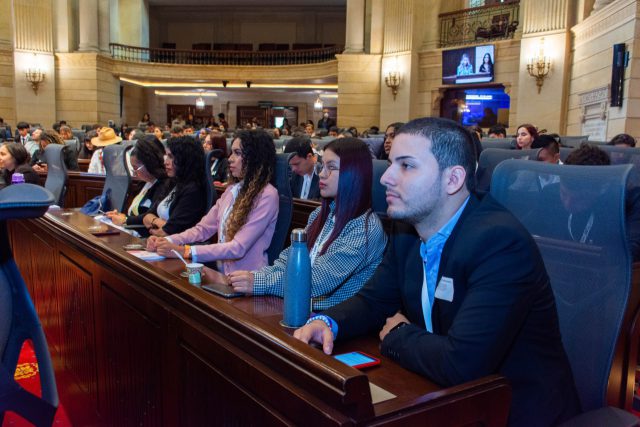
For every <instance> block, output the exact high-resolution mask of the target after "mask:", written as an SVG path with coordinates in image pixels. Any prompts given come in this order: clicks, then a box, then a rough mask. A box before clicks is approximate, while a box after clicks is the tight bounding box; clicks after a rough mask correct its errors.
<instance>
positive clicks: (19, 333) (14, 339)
mask: <svg viewBox="0 0 640 427" xmlns="http://www.w3.org/2000/svg"><path fill="white" fill-rule="evenodd" d="M52 203H54V200H53V195H52V194H51V192H49V191H48V190H46V189H44V188H42V187H39V186H37V185H33V184H20V185H12V186H9V187H6V188H5V189H3V190H2V191H0V384H2V385H3V386H5V387H2V388H1V389H0V393H1V394H2V399H0V414H4V412H5V411H7V410H11V411H14V412H16V413H18V414H19V415H21V416H22V417H24V418H25V419H27V420H29V421H31V422H32V423H34V424H36V425H51V424H52V423H53V417H54V415H55V412H56V408H57V406H58V403H59V401H58V391H57V388H56V380H55V376H54V373H53V365H52V363H51V357H50V354H49V349H48V346H47V340H46V338H45V335H44V331H43V330H42V325H41V323H40V320H39V319H38V315H37V313H36V311H35V309H34V306H33V302H32V301H31V297H30V296H29V291H28V290H27V287H26V285H25V283H24V280H23V279H22V276H21V275H20V271H19V270H18V267H17V265H16V263H15V261H14V259H13V254H12V252H11V245H10V242H9V237H8V231H7V222H6V220H7V219H21V218H38V217H40V216H42V215H44V213H45V212H46V210H47V208H48V207H49V206H50V205H51V204H52ZM27 339H30V340H31V341H32V343H33V346H34V349H35V354H36V358H37V363H38V370H39V372H40V385H41V388H42V398H39V397H37V396H35V395H32V394H31V393H27V392H24V390H22V389H21V388H20V387H18V385H17V384H16V383H15V379H14V373H15V371H16V365H17V363H18V357H19V354H20V351H21V349H22V345H23V343H24V342H25V341H26V340H27Z"/></svg>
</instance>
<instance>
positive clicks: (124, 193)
mask: <svg viewBox="0 0 640 427" xmlns="http://www.w3.org/2000/svg"><path fill="white" fill-rule="evenodd" d="M132 148H133V145H128V146H125V145H121V144H114V145H108V146H106V147H104V148H103V149H102V161H103V162H104V169H105V171H106V172H107V176H106V178H105V180H104V188H103V189H102V195H106V194H108V198H109V205H110V206H109V209H116V210H117V211H118V212H125V208H126V206H125V203H126V202H127V197H128V196H129V185H130V184H131V173H130V171H129V166H128V165H127V156H126V153H127V151H128V150H130V149H132Z"/></svg>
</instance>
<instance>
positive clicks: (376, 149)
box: [362, 136, 384, 159]
mask: <svg viewBox="0 0 640 427" xmlns="http://www.w3.org/2000/svg"><path fill="white" fill-rule="evenodd" d="M362 140H363V141H364V143H365V144H367V147H369V152H370V153H371V157H373V158H374V159H376V158H378V156H379V155H380V153H381V152H382V150H384V136H379V137H373V136H371V137H369V138H363V139H362Z"/></svg>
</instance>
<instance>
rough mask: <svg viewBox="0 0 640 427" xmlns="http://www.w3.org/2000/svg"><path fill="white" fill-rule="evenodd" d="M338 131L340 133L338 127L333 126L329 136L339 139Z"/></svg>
mask: <svg viewBox="0 0 640 427" xmlns="http://www.w3.org/2000/svg"><path fill="white" fill-rule="evenodd" d="M338 131H339V129H338V126H331V127H330V128H329V134H328V136H331V137H334V138H337V137H338Z"/></svg>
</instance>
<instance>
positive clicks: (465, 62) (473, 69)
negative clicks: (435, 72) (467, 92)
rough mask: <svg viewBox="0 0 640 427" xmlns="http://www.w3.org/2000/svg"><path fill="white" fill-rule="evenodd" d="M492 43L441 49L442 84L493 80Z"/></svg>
mask: <svg viewBox="0 0 640 427" xmlns="http://www.w3.org/2000/svg"><path fill="white" fill-rule="evenodd" d="M493 51H494V49H493V45H485V46H475V47H468V48H464V49H455V50H445V51H442V84H448V85H451V84H467V83H486V82H491V81H493V75H494V66H495V64H494V54H493Z"/></svg>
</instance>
